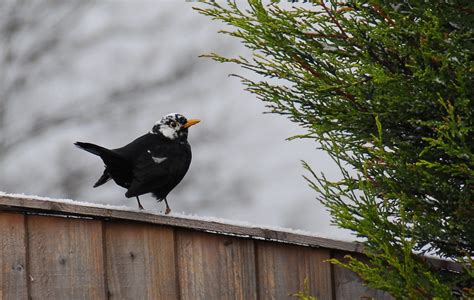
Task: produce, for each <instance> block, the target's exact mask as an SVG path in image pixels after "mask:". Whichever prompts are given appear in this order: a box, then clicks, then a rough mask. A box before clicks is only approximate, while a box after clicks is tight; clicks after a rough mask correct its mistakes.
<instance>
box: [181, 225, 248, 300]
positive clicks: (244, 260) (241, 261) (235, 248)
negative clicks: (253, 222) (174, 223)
mask: <svg viewBox="0 0 474 300" xmlns="http://www.w3.org/2000/svg"><path fill="white" fill-rule="evenodd" d="M176 235H177V236H176V237H177V242H176V245H177V246H176V249H177V261H178V272H179V286H180V290H181V298H182V299H222V300H224V299H256V297H257V293H256V280H255V279H256V278H255V252H254V250H255V249H254V244H253V241H252V240H248V239H241V238H235V237H231V236H218V235H212V234H207V233H202V232H197V231H190V230H178V231H176Z"/></svg>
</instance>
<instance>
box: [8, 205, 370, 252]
mask: <svg viewBox="0 0 474 300" xmlns="http://www.w3.org/2000/svg"><path fill="white" fill-rule="evenodd" d="M77 203H78V204H81V202H77ZM78 204H70V203H64V202H55V201H47V200H35V199H28V198H15V197H10V196H0V210H13V211H21V212H25V211H30V212H33V213H40V212H41V213H51V214H63V215H76V216H86V217H92V218H105V219H118V220H132V221H140V222H146V223H151V224H160V225H168V226H175V227H181V228H189V229H193V230H201V231H209V232H216V233H224V234H232V235H235V236H241V237H246V238H251V239H259V240H261V239H264V240H272V241H280V242H285V243H291V244H298V245H307V246H311V247H324V248H331V249H338V250H344V251H351V252H362V250H363V249H362V246H361V245H360V244H358V243H349V242H344V241H338V240H331V239H327V238H321V237H316V236H308V235H302V234H296V233H292V232H285V231H278V230H271V229H266V228H259V227H244V226H237V225H232V224H226V223H220V222H215V221H201V220H193V219H187V218H184V217H176V216H167V215H157V214H152V213H147V212H133V211H124V210H118V209H113V208H107V209H105V208H99V207H93V206H86V205H84V204H81V205H78Z"/></svg>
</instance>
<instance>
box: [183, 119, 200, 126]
mask: <svg viewBox="0 0 474 300" xmlns="http://www.w3.org/2000/svg"><path fill="white" fill-rule="evenodd" d="M199 122H201V120H198V119H189V120H188V122H187V123H186V124H184V125H183V128H188V127H191V126H193V125H196V124H197V123H199Z"/></svg>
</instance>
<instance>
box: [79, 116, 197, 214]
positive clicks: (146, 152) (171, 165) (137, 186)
mask: <svg viewBox="0 0 474 300" xmlns="http://www.w3.org/2000/svg"><path fill="white" fill-rule="evenodd" d="M199 122H200V120H197V119H190V120H187V119H186V118H185V117H184V116H183V115H181V114H177V113H172V114H169V115H166V116H164V117H163V118H162V119H161V121H159V122H157V123H156V124H155V125H154V126H153V128H152V130H151V131H150V132H148V133H147V134H145V135H142V136H141V137H139V138H137V139H136V140H134V141H133V142H131V143H130V144H128V145H126V146H124V147H122V148H117V149H107V148H104V147H101V146H98V145H95V144H91V143H83V142H76V143H74V145H76V146H77V147H79V148H80V149H82V150H85V151H87V152H90V153H92V154H95V155H98V156H100V158H101V159H102V161H103V162H104V164H105V170H104V173H103V174H102V176H101V177H100V178H99V180H98V181H97V182H96V183H95V184H94V187H98V186H100V185H102V184H104V183H106V182H107V181H109V180H110V179H112V180H114V181H115V183H116V184H118V185H119V186H121V187H124V188H126V189H127V192H126V193H125V196H126V197H127V198H131V197H136V199H137V202H138V207H139V208H140V209H143V206H142V205H141V203H140V199H139V198H138V196H140V195H143V194H147V193H152V194H153V196H155V197H156V199H157V200H158V202H160V201H163V200H164V201H165V204H166V211H165V214H168V213H170V212H171V209H170V207H169V205H168V201H167V200H166V197H167V196H168V193H169V192H170V191H171V190H172V189H173V188H174V187H176V185H178V183H179V182H180V181H181V180H182V179H183V177H184V175H185V174H186V172H187V171H188V169H189V165H190V164H191V146H190V145H189V143H188V128H189V127H191V126H193V125H194V124H197V123H199Z"/></svg>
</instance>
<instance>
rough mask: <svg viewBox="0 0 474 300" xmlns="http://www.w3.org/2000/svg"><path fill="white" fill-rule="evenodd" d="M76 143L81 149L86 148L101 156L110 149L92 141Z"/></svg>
mask: <svg viewBox="0 0 474 300" xmlns="http://www.w3.org/2000/svg"><path fill="white" fill-rule="evenodd" d="M74 145H76V147H78V148H79V149H82V150H85V151H87V152H90V153H92V154H95V155H99V156H101V154H102V153H104V152H106V151H109V150H108V149H106V148H104V147H101V146H97V145H95V144H91V143H83V142H75V143H74Z"/></svg>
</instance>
